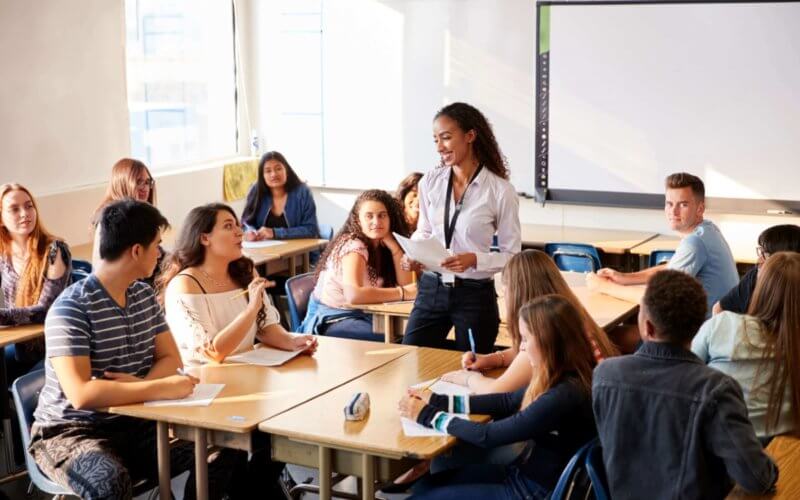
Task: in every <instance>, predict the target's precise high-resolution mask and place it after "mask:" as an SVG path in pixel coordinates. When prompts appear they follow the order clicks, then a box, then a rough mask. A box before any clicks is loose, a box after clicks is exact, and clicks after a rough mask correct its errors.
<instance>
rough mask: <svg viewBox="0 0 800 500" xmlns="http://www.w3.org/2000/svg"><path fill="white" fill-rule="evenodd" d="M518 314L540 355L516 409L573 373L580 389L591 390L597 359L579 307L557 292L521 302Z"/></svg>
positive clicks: (524, 405)
mask: <svg viewBox="0 0 800 500" xmlns="http://www.w3.org/2000/svg"><path fill="white" fill-rule="evenodd" d="M519 318H520V321H522V322H524V323H525V326H526V327H527V328H528V331H530V334H531V341H532V342H535V343H536V347H537V348H538V351H539V355H540V358H541V362H540V363H538V364H537V365H536V366H535V367H534V368H533V374H532V375H531V382H530V385H528V389H527V390H526V391H525V397H524V398H523V401H522V406H521V408H520V409H523V408H525V407H527V406H528V405H529V404H531V403H532V402H533V401H535V400H536V399H537V398H538V397H539V396H541V395H542V394H544V393H545V392H547V391H548V390H550V389H551V388H552V387H553V386H555V385H556V384H557V383H558V382H560V381H561V380H562V379H563V378H564V377H565V376H567V375H574V376H575V379H576V383H577V384H578V386H579V387H580V389H582V390H583V391H584V392H585V393H587V394H589V393H591V390H592V370H593V369H594V367H595V365H596V364H597V362H596V360H595V359H594V355H593V354H592V348H591V346H590V344H589V341H588V340H587V338H586V334H585V333H584V331H583V326H584V323H583V320H582V318H581V314H580V311H578V310H577V309H576V308H575V306H574V305H573V304H572V302H570V301H569V300H568V299H567V298H566V297H562V296H560V295H553V294H551V295H544V296H542V297H538V298H536V299H534V300H532V301H530V302H528V303H526V304H525V305H523V306H522V308H521V309H520V311H519Z"/></svg>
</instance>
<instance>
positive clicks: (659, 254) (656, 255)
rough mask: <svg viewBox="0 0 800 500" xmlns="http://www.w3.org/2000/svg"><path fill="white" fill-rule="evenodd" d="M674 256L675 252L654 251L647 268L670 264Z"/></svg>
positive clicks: (651, 253)
mask: <svg viewBox="0 0 800 500" xmlns="http://www.w3.org/2000/svg"><path fill="white" fill-rule="evenodd" d="M673 255H675V250H653V251H652V252H650V258H649V259H648V262H647V267H654V266H658V265H660V264H663V263H665V262H668V261H669V259H671V258H672V256H673Z"/></svg>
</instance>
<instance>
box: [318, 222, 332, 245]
mask: <svg viewBox="0 0 800 500" xmlns="http://www.w3.org/2000/svg"><path fill="white" fill-rule="evenodd" d="M317 227H318V228H319V237H320V238H322V239H323V240H328V241H331V240H332V239H333V226H331V225H330V224H318V225H317Z"/></svg>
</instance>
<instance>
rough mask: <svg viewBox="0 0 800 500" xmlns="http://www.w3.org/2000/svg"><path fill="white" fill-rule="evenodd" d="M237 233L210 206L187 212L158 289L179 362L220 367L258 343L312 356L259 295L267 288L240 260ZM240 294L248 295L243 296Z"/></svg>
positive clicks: (227, 216)
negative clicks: (207, 362)
mask: <svg viewBox="0 0 800 500" xmlns="http://www.w3.org/2000/svg"><path fill="white" fill-rule="evenodd" d="M242 236H243V233H242V230H241V226H240V225H239V221H238V220H237V218H236V214H235V213H234V212H233V210H232V209H231V208H230V207H229V206H227V205H224V204H221V203H211V204H208V205H203V206H201V207H197V208H195V209H193V210H192V211H191V212H189V215H188V217H187V218H186V221H185V223H184V225H183V228H182V231H181V234H180V236H179V238H178V243H177V245H176V248H175V250H174V251H173V252H172V254H171V255H170V257H169V260H168V261H167V262H166V263H165V269H164V271H163V272H162V274H161V280H160V283H159V285H160V288H161V289H162V290H164V289H165V292H164V308H165V313H166V319H167V323H168V324H169V327H170V330H171V331H172V334H173V335H174V336H175V341H176V342H177V344H178V347H179V348H180V350H181V355H182V357H183V359H184V361H194V362H198V361H199V362H204V361H208V360H213V361H217V362H219V361H222V360H224V359H225V358H226V357H228V356H230V355H232V354H237V353H240V352H244V351H247V350H250V349H252V348H253V345H254V344H255V343H256V341H258V342H262V343H264V344H266V345H269V346H272V347H276V348H279V349H285V350H295V349H301V348H305V350H306V352H308V353H313V352H314V350H315V349H316V340H315V339H314V337H313V336H311V335H295V334H291V333H289V332H287V331H286V330H284V329H283V327H282V326H281V325H280V316H279V313H278V311H277V309H275V307H273V305H272V304H271V303H270V301H269V298H268V297H267V296H266V294H265V293H264V289H265V287H266V286H267V284H268V282H267V281H266V280H264V279H263V278H260V277H258V275H257V274H256V273H255V270H254V266H253V261H251V260H250V259H248V258H247V257H245V256H243V255H242ZM242 289H246V290H247V293H246V294H242V293H241V292H242Z"/></svg>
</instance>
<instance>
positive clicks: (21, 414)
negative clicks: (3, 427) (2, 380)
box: [11, 370, 75, 496]
mask: <svg viewBox="0 0 800 500" xmlns="http://www.w3.org/2000/svg"><path fill="white" fill-rule="evenodd" d="M42 387H44V370H35V371H32V372H30V373H27V374H25V375H23V376H21V377H20V378H18V379H17V380H15V381H14V383H13V384H11V393H12V394H13V396H14V406H16V409H17V419H18V420H19V430H20V436H21V438H22V447H23V448H24V449H25V466H26V467H27V468H28V476H29V477H30V478H31V482H32V483H33V485H34V486H36V487H37V488H38V489H39V490H41V491H42V492H44V493H47V494H48V495H55V496H60V495H72V496H75V493H73V492H72V491H71V490H69V489H67V488H64V487H63V486H61V485H60V484H56V483H54V482H53V481H51V480H50V479H48V478H47V476H45V475H44V474H43V473H42V471H41V470H39V466H38V465H36V462H34V460H33V457H32V456H31V454H30V453H28V445H29V444H30V443H31V425H32V424H33V411H34V410H35V409H36V403H37V402H38V401H39V393H40V392H41V391H42Z"/></svg>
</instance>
